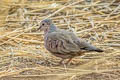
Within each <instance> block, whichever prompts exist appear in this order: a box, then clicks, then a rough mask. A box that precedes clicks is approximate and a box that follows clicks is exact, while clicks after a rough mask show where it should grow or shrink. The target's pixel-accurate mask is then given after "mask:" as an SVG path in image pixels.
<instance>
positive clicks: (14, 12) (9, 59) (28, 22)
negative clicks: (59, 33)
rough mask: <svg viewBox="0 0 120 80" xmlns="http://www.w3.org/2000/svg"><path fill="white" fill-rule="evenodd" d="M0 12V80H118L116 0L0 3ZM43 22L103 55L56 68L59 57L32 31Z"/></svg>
mask: <svg viewBox="0 0 120 80" xmlns="http://www.w3.org/2000/svg"><path fill="white" fill-rule="evenodd" d="M0 8H1V10H0V62H1V63H0V78H1V79H4V80H8V79H9V80H16V79H17V80H21V79H24V80H26V79H27V80H28V79H36V80H39V79H41V80H61V79H63V80H88V79H92V80H102V79H104V80H108V79H109V80H113V79H117V80H118V79H120V77H119V72H120V1H119V0H106V1H105V0H91V2H90V1H89V0H1V3H0ZM45 18H50V19H52V20H53V22H54V23H55V24H56V26H58V27H59V28H62V29H67V30H68V29H69V30H72V31H73V32H74V33H75V34H76V35H77V36H79V37H82V38H84V39H86V40H88V41H89V42H91V43H92V44H94V45H96V46H98V47H100V48H102V49H103V50H105V52H104V53H100V54H99V53H86V54H85V55H84V56H83V57H76V58H75V59H74V60H73V63H72V64H71V65H70V66H67V67H66V66H65V65H61V66H58V65H56V64H57V63H58V62H59V60H60V59H59V58H57V57H55V56H53V55H51V54H50V53H49V52H48V51H47V50H46V49H45V48H44V45H43V44H44V42H43V32H39V31H36V29H37V28H38V27H39V23H40V21H41V20H43V19H45ZM85 76H87V77H85ZM96 77H98V78H96Z"/></svg>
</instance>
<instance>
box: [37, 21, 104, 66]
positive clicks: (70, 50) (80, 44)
mask: <svg viewBox="0 0 120 80" xmlns="http://www.w3.org/2000/svg"><path fill="white" fill-rule="evenodd" d="M37 30H40V31H43V32H44V46H45V48H46V49H47V50H48V51H49V52H50V53H51V54H53V55H54V56H56V57H59V58H61V61H60V63H63V62H64V60H65V59H68V61H67V62H66V64H69V63H70V62H71V60H72V59H73V58H74V57H77V56H82V55H83V54H84V53H86V52H103V50H102V49H99V48H97V47H95V46H93V45H91V44H90V43H88V42H87V41H85V40H83V39H81V38H79V37H77V35H76V34H75V33H73V32H71V31H68V30H65V29H60V28H58V27H56V25H55V24H54V23H53V22H52V20H51V19H44V20H42V21H41V22H40V25H39V28H38V29H37Z"/></svg>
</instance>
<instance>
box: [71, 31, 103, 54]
mask: <svg viewBox="0 0 120 80" xmlns="http://www.w3.org/2000/svg"><path fill="white" fill-rule="evenodd" d="M69 34H70V35H71V38H72V40H73V41H74V43H76V44H77V45H78V46H79V48H80V49H81V50H86V51H96V52H103V50H101V49H99V48H96V47H95V46H93V45H91V44H90V43H88V42H86V41H85V40H83V39H80V38H78V37H77V36H76V35H75V34H74V33H72V32H70V33H69Z"/></svg>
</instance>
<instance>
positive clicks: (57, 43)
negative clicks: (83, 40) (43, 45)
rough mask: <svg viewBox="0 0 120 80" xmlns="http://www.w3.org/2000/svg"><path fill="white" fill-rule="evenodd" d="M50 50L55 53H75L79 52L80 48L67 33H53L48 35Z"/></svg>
mask: <svg viewBox="0 0 120 80" xmlns="http://www.w3.org/2000/svg"><path fill="white" fill-rule="evenodd" d="M46 42H47V44H48V45H47V47H48V48H49V49H48V50H49V51H51V52H55V53H62V54H65V53H71V54H73V53H75V52H79V50H80V48H79V46H78V45H77V44H76V43H74V41H73V40H72V38H71V36H70V35H69V33H67V32H62V31H58V32H52V33H49V34H48V35H47V41H46Z"/></svg>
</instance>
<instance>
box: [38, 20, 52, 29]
mask: <svg viewBox="0 0 120 80" xmlns="http://www.w3.org/2000/svg"><path fill="white" fill-rule="evenodd" d="M51 24H52V20H50V19H45V20H42V21H41V22H40V27H39V28H38V30H41V31H46V30H48V29H49V27H50V25H51Z"/></svg>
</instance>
